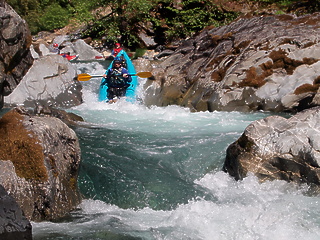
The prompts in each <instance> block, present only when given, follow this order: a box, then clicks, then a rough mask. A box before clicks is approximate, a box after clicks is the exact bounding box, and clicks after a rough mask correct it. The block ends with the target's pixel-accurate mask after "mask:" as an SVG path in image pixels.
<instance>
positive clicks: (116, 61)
mask: <svg viewBox="0 0 320 240" xmlns="http://www.w3.org/2000/svg"><path fill="white" fill-rule="evenodd" d="M113 63H114V64H115V63H120V64H122V61H121V60H114V61H113Z"/></svg>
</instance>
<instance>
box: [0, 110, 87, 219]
mask: <svg viewBox="0 0 320 240" xmlns="http://www.w3.org/2000/svg"><path fill="white" fill-rule="evenodd" d="M0 135H1V138H0V146H1V148H0V173H1V174H0V184H1V185H3V186H4V188H5V189H6V190H7V191H8V193H10V195H11V196H13V197H14V198H15V199H16V201H17V202H18V204H19V205H20V207H21V208H22V210H23V211H24V213H25V216H26V217H27V218H28V219H29V220H32V221H41V220H53V219H57V218H59V217H63V216H64V215H66V214H67V213H68V212H70V211H71V210H73V209H75V207H76V206H77V205H78V204H79V203H80V200H81V198H80V193H79V191H78V187H77V177H78V170H79V164H80V147H79V141H78V138H77V136H76V134H75V132H74V131H73V130H72V129H71V128H69V127H68V126H67V125H66V124H64V123H63V122H62V121H61V120H59V119H57V118H54V117H49V116H41V117H40V116H32V115H29V114H28V113H26V112H25V110H24V109H21V108H15V109H13V110H11V111H9V112H8V113H6V114H5V115H4V116H3V117H2V118H1V119H0Z"/></svg>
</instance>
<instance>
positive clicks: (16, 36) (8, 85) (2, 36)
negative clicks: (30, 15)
mask: <svg viewBox="0 0 320 240" xmlns="http://www.w3.org/2000/svg"><path fill="white" fill-rule="evenodd" d="M0 26H1V27H0V108H2V106H3V96H7V95H9V94H10V93H11V92H12V91H13V89H14V88H15V87H16V86H17V85H18V84H19V82H20V81H21V79H22V78H23V76H24V75H25V74H26V72H27V71H28V69H29V68H30V66H31V65H32V63H33V58H32V56H31V52H30V49H29V47H30V45H31V41H32V38H31V34H30V31H29V29H28V27H27V24H26V22H25V21H24V20H23V19H22V18H21V17H20V16H19V15H18V14H17V13H16V12H15V11H14V10H13V9H12V8H11V7H10V6H9V5H8V4H7V3H6V2H5V1H4V0H0Z"/></svg>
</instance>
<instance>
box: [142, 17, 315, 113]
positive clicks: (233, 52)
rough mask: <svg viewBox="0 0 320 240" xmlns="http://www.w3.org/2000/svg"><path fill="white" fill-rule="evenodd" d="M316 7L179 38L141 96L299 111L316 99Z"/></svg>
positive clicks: (201, 105)
mask: <svg viewBox="0 0 320 240" xmlns="http://www.w3.org/2000/svg"><path fill="white" fill-rule="evenodd" d="M319 19H320V14H319V13H315V14H313V15H306V16H301V17H296V16H294V15H275V16H261V17H253V18H241V19H238V20H237V21H235V22H233V23H231V24H229V25H226V26H223V27H219V28H214V27H212V28H210V27H208V28H206V29H204V30H203V31H202V32H200V33H199V34H197V35H195V36H194V37H193V38H190V39H188V40H186V41H184V42H182V43H181V44H180V45H179V47H178V48H177V49H176V50H175V52H174V54H172V55H170V56H169V57H167V58H166V59H165V60H164V61H163V62H162V63H161V64H159V65H158V66H157V67H156V68H155V69H154V70H153V75H154V76H155V78H156V81H154V82H152V85H153V88H150V86H149V85H150V83H149V85H148V88H147V89H146V92H147V95H146V100H145V102H146V104H148V105H151V104H157V105H161V106H165V105H169V104H178V105H182V106H187V107H189V108H191V109H194V110H197V111H207V110H209V111H214V110H223V111H251V110H268V111H276V112H280V111H299V110H302V109H305V108H310V107H312V106H317V105H319V103H320V100H319V99H320V98H319V96H320V91H319V86H320V80H319V73H318V70H319V68H320V62H319V59H320V54H319V53H320V40H319V38H318V36H319V35H320V21H319Z"/></svg>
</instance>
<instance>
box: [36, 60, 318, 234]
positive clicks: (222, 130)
mask: <svg viewBox="0 0 320 240" xmlns="http://www.w3.org/2000/svg"><path fill="white" fill-rule="evenodd" d="M77 68H78V71H79V73H80V72H84V71H86V72H89V73H91V74H92V75H97V74H101V72H103V68H102V67H101V66H99V64H96V63H79V64H78V65H77ZM140 81H141V84H143V81H144V80H142V79H140ZM99 84H100V79H96V80H94V79H93V80H91V81H90V82H84V83H83V88H84V89H83V93H84V103H83V104H81V105H80V106H77V107H74V108H72V109H70V110H68V111H71V112H74V113H76V114H79V115H80V116H82V117H83V118H84V119H85V121H86V123H87V124H86V126H85V127H83V128H82V127H78V128H76V129H75V131H76V133H77V135H78V136H79V141H80V144H81V151H82V160H81V161H82V163H81V169H80V174H79V182H78V184H79V188H80V190H81V192H82V194H83V195H84V199H83V201H82V203H81V204H80V206H79V208H78V209H77V210H76V211H74V212H73V213H72V214H70V216H68V217H66V218H64V219H61V221H57V222H41V223H35V222H33V223H32V227H33V235H34V239H35V240H40V239H146V240H153V239H155V240H164V239H166V240H180V239H184V240H185V239H190V240H198V239H199V240H213V239H218V240H220V239H221V240H224V239H225V240H231V239H232V240H243V239H250V240H251V239H261V240H269V239H270V240H275V239H279V240H280V239H290V240H292V239H320V208H319V206H320V205H319V196H318V195H315V194H313V193H312V192H310V189H309V187H308V186H306V185H302V186H297V185H295V184H291V183H287V182H284V181H272V182H269V181H268V182H264V183H260V182H259V181H258V179H257V178H256V177H254V176H252V175H249V176H248V177H247V178H245V179H244V180H243V181H235V180H234V179H233V178H231V177H230V176H229V175H228V174H227V173H224V172H223V171H222V170H221V169H222V166H223V162H224V158H225V152H226V149H227V147H228V146H229V145H230V144H231V143H232V142H233V141H235V140H237V138H239V137H240V136H241V134H242V132H243V131H244V129H245V128H246V126H248V125H249V124H250V123H251V122H252V121H254V120H256V119H261V118H263V117H266V116H268V115H270V114H269V113H263V112H257V113H239V112H198V113H193V112H190V111H189V109H186V108H181V107H178V106H169V107H155V106H153V107H146V106H144V105H143V104H141V103H136V104H131V103H128V102H126V101H120V102H118V103H116V104H105V103H101V102H98V101H97V92H98V91H97V89H98V86H99ZM141 98H142V99H143V91H142V90H141ZM88 126H89V127H88Z"/></svg>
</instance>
